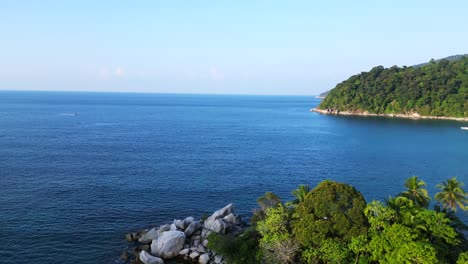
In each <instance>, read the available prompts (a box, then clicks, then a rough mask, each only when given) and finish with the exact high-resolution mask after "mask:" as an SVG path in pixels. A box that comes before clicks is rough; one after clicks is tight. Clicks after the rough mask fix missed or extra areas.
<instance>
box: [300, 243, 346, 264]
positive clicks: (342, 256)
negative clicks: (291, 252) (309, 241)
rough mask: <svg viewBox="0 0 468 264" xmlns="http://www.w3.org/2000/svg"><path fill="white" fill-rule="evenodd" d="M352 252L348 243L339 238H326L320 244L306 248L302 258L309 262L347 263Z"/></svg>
mask: <svg viewBox="0 0 468 264" xmlns="http://www.w3.org/2000/svg"><path fill="white" fill-rule="evenodd" d="M350 253H351V252H350V249H349V248H348V246H347V244H346V243H344V242H342V241H340V240H337V239H325V240H324V241H323V242H322V244H321V245H320V246H318V247H312V248H307V249H306V250H304V252H303V254H302V258H303V259H304V260H305V261H306V262H307V263H321V262H325V263H347V262H348V260H349V259H350Z"/></svg>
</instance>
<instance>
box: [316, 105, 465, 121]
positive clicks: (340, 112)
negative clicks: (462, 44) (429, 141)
mask: <svg viewBox="0 0 468 264" xmlns="http://www.w3.org/2000/svg"><path fill="white" fill-rule="evenodd" d="M310 111H311V112H316V113H320V114H324V115H344V116H375V117H379V116H380V117H397V118H406V119H432V120H454V121H461V122H468V117H450V116H421V115H419V114H417V113H414V114H374V113H368V112H363V113H359V112H350V111H339V113H337V112H336V111H334V112H329V111H327V110H323V109H319V108H312V109H310Z"/></svg>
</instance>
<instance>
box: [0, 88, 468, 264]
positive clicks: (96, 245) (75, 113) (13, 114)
mask: <svg viewBox="0 0 468 264" xmlns="http://www.w3.org/2000/svg"><path fill="white" fill-rule="evenodd" d="M318 103H319V101H318V100H317V99H314V98H313V97H294V96H215V95H162V94H118V93H65V92H0V186H1V195H0V230H1V234H2V239H1V240H0V260H1V261H0V262H2V263H115V262H118V256H119V254H120V252H121V251H122V250H123V249H124V248H125V247H126V243H125V241H124V234H125V233H126V232H128V231H133V230H136V229H140V228H143V227H147V226H150V225H157V224H160V223H163V222H169V221H171V220H173V219H174V218H176V217H179V218H180V217H185V216H188V215H194V216H196V217H200V216H201V215H202V214H209V213H211V212H212V211H213V210H215V209H217V208H219V207H221V206H223V205H225V204H227V203H230V202H233V203H234V204H235V205H236V208H237V211H238V212H240V213H242V214H244V215H248V214H249V213H250V212H251V209H252V208H253V207H255V200H256V198H257V197H259V196H261V195H262V194H263V193H264V192H266V191H274V192H276V193H277V194H279V195H280V196H281V197H283V198H284V199H290V198H291V195H290V191H291V190H292V189H294V188H295V187H296V186H297V185H298V184H301V183H309V184H311V185H315V184H316V183H318V182H320V181H321V180H323V179H333V180H337V181H342V182H346V183H350V184H352V185H354V186H355V187H356V188H358V189H359V190H360V191H361V192H362V193H363V194H364V195H365V197H366V199H367V200H368V201H369V200H372V199H384V198H386V197H387V196H389V195H395V194H397V193H398V192H399V191H401V190H402V184H403V182H404V179H405V178H407V177H408V176H411V175H414V174H415V175H419V176H420V177H421V178H422V179H424V180H425V181H426V182H427V183H428V189H429V191H430V193H431V194H432V195H433V194H435V192H436V190H435V189H434V185H435V184H437V183H439V182H440V181H442V180H444V179H447V178H449V177H452V176H457V177H458V178H459V179H460V180H462V181H464V182H465V183H467V184H468V131H463V130H461V129H460V126H462V124H463V123H459V122H452V121H432V120H424V121H423V120H403V119H390V118H363V117H332V116H323V115H319V114H316V113H311V112H309V109H310V108H312V107H314V106H316V105H317V104H318ZM465 125H466V123H465ZM462 217H463V218H464V220H465V222H466V216H463V215H462Z"/></svg>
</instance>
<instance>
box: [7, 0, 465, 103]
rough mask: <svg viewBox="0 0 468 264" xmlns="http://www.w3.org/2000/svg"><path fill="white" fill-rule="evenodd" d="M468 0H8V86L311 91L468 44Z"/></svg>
mask: <svg viewBox="0 0 468 264" xmlns="http://www.w3.org/2000/svg"><path fill="white" fill-rule="evenodd" d="M467 11H468V1H465V0H463V1H462V0H460V1H431V0H425V1H416V0H415V1H409V0H407V1H320V2H319V1H273V0H272V1H254V0H250V1H215V0H213V1H182V0H180V1H179V0H171V1H142V0H139V1H95V0H93V1H83V0H80V1H66V0H63V1H59V0H57V1H44V0H43V1H32V0H31V1H22V0H15V1H2V3H1V4H0V89H3V90H20V89H21V90H86V91H89V90H93V91H133V92H139V91H140V92H168V93H241V94H244V93H251V94H307V95H313V94H317V93H319V92H322V91H325V90H329V89H331V88H333V87H334V86H335V85H336V84H337V83H338V82H340V81H342V80H344V79H346V78H347V77H349V76H350V75H353V74H356V73H359V72H361V71H367V70H369V69H370V68H372V67H373V66H376V65H383V66H386V67H388V66H392V65H413V64H417V63H421V62H425V61H428V60H429V59H431V58H440V57H445V56H449V55H454V54H463V53H468V34H467V33H468V15H467Z"/></svg>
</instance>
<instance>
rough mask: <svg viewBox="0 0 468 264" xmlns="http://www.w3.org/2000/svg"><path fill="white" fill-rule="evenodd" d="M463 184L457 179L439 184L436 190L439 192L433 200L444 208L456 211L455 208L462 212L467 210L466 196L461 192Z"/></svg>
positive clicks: (453, 178) (467, 199)
mask: <svg viewBox="0 0 468 264" xmlns="http://www.w3.org/2000/svg"><path fill="white" fill-rule="evenodd" d="M463 186H464V184H463V182H459V181H458V180H457V177H452V178H451V179H448V180H447V181H444V182H442V183H439V184H437V185H436V188H437V189H439V190H440V192H438V193H437V194H436V195H435V199H436V200H437V201H438V202H440V203H441V204H442V206H443V207H444V208H448V209H451V210H453V211H454V212H456V211H457V206H458V207H460V208H461V209H463V210H468V208H467V205H466V204H467V203H468V195H467V193H466V192H465V190H463Z"/></svg>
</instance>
